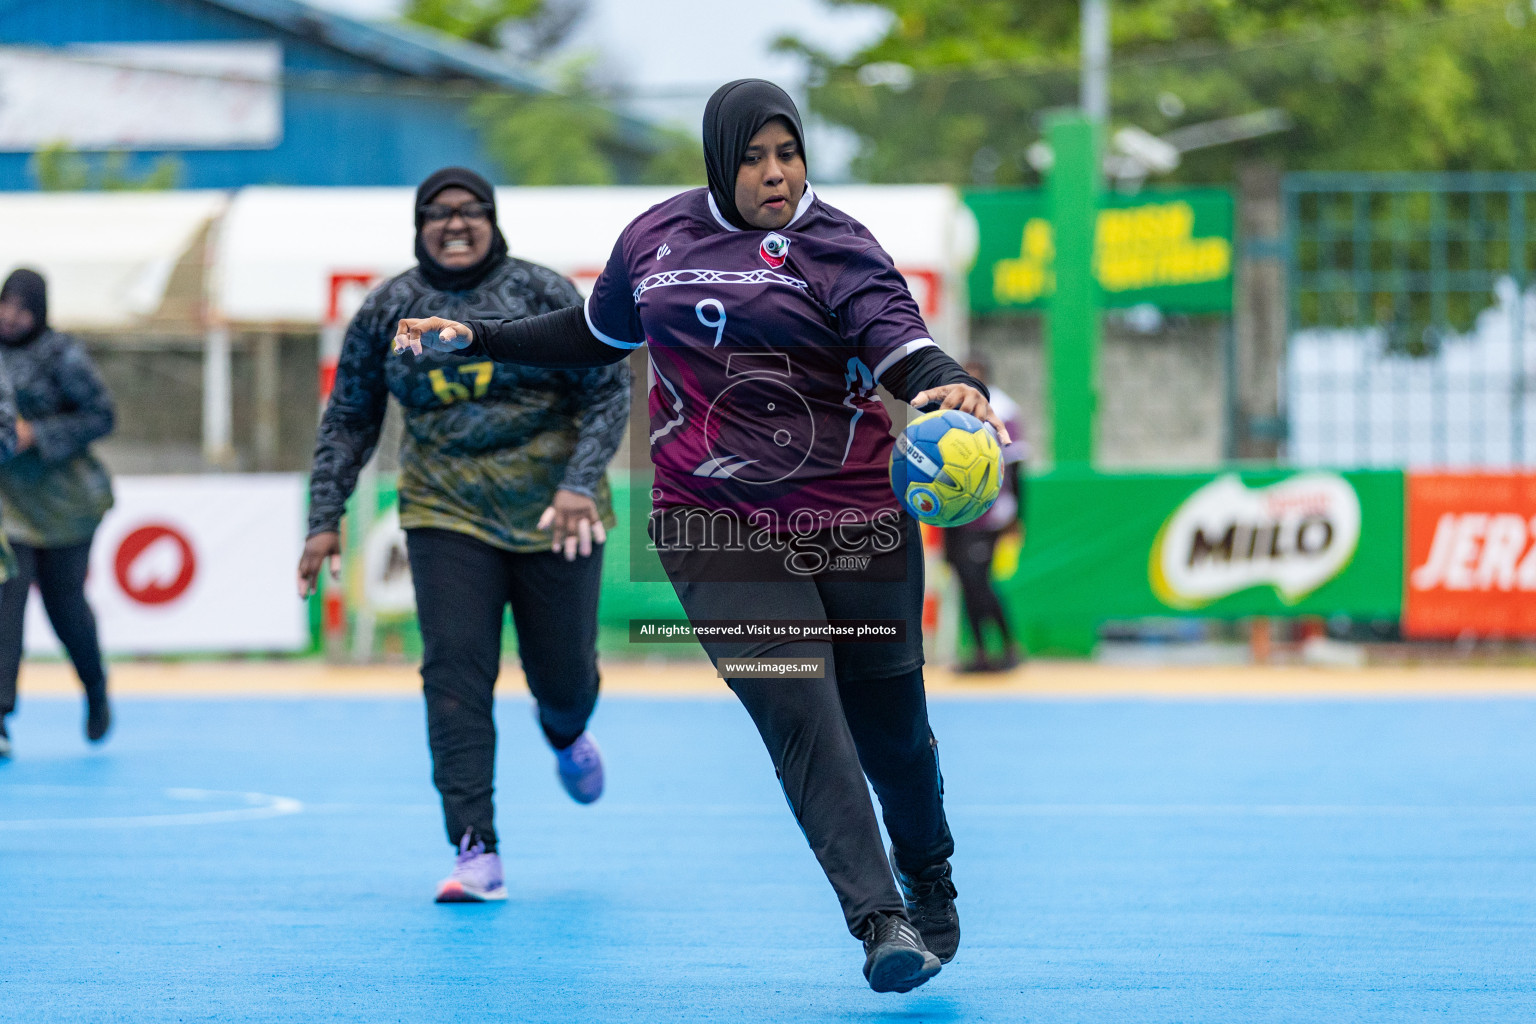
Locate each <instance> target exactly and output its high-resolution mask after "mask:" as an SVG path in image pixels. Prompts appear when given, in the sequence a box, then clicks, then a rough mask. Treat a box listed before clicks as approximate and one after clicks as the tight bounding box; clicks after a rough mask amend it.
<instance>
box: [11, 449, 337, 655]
mask: <svg viewBox="0 0 1536 1024" xmlns="http://www.w3.org/2000/svg"><path fill="white" fill-rule="evenodd" d="M113 486H114V490H115V491H116V494H117V505H116V507H114V508H113V509H112V511H110V512H108V513H107V517H106V519H105V520H103V521H102V524H101V529H99V530H98V531H97V533H96V542H95V546H94V547H93V548H92V550H91V569H90V577H89V579H87V581H86V587H85V592H86V597H87V598H88V599H89V601H90V603H91V607H92V608H94V609H95V611H96V622H97V626H98V628H99V630H100V633H101V643H102V647H103V649H104V650H105V651H106V652H107V653H108V654H169V653H174V652H210V653H217V652H225V651H298V650H303V649H304V648H305V647H307V646H308V645H309V616H308V612H307V609H306V606H305V603H304V602H303V601H301V600H300V599H299V598H298V596H297V592H296V590H295V586H296V583H295V571H296V570H295V567H296V566H297V565H298V559H299V551H300V549H301V548H302V547H303V545H304V532H305V531H304V500H305V494H304V478H303V477H302V476H301V475H299V474H297V473H272V474H238V475H235V474H231V475H209V476H138V477H135V476H128V477H118V478H117V479H116V480H114V481H113ZM26 649H27V653H29V654H56V653H60V649H59V644H58V640H57V639H56V638H55V636H54V634H53V630H52V628H51V627H50V626H49V625H48V619H47V616H46V615H45V614H44V613H43V608H42V602H41V601H40V600H39V599H38V596H37V591H36V589H35V588H34V590H33V592H32V595H31V597H30V599H29V601H28V605H27V620H26Z"/></svg>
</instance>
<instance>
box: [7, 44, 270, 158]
mask: <svg viewBox="0 0 1536 1024" xmlns="http://www.w3.org/2000/svg"><path fill="white" fill-rule="evenodd" d="M282 62H283V52H282V48H281V47H280V46H278V45H277V44H276V43H151V44H132V45H122V46H72V47H70V48H68V49H67V50H42V49H33V48H21V47H0V151H10V152H31V151H32V150H35V149H40V148H42V147H44V146H49V145H53V144H55V143H61V142H62V143H64V144H66V145H68V146H71V147H73V148H75V149H220V148H256V149H262V148H271V147H273V146H276V145H277V143H278V142H279V140H280V139H281V138H282V125H283V111H282V94H281V91H280V88H279V85H278V82H279V78H280V75H281V72H282Z"/></svg>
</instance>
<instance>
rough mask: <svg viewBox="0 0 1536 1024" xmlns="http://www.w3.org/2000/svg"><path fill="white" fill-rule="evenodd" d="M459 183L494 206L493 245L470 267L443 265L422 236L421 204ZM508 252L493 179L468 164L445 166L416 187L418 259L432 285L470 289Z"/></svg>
mask: <svg viewBox="0 0 1536 1024" xmlns="http://www.w3.org/2000/svg"><path fill="white" fill-rule="evenodd" d="M455 186H457V187H458V188H462V189H464V190H465V191H467V192H469V193H471V194H472V195H473V196H474V197H475V198H476V199H478V200H480V201H481V202H482V203H486V204H489V206H490V208H491V247H490V249H489V250H488V251H487V252H486V254H485V256H484V257H482V258H481V260H480V262H478V263H472V264H470V265H469V266H467V267H445V266H443V265H442V264H441V263H439V262H437V260H435V259H433V258H432V256H431V254H430V253H428V252H427V247H426V245H425V244H423V242H422V240H421V226H422V224H423V223H425V218H423V217H422V215H421V208H422V207H423V206H426V205H427V204H428V203H430V202H432V200H433V198H434V197H435V196H436V195H437V194H438V193H439V192H441V191H442V190H443V189H445V188H453V187H455ZM506 254H507V239H506V236H504V235H503V234H502V233H501V227H500V225H498V224H497V223H496V190H495V189H494V188H492V187H491V183H490V182H488V181H486V180H485V179H484V178H482V177H480V175H478V174H476V173H475V172H474V171H471V170H469V169H467V168H464V167H444V168H443V169H442V170H440V171H434V172H432V174H431V175H429V176H428V178H427V180H426V181H424V182H422V183H421V185H420V187H418V188H417V189H416V262H417V263H419V264H420V265H421V274H422V276H423V277H425V278H426V279H427V283H428V284H430V285H431V286H432V287H434V288H438V289H441V290H442V291H445V292H462V291H468V290H469V289H471V288H473V287H475V286H476V285H477V284H479V283H480V282H481V281H483V280H485V277H486V275H487V274H489V273H490V272H491V271H492V270H495V269H496V265H497V264H498V263H500V262H501V260H502V257H504V256H506Z"/></svg>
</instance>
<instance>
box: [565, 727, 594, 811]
mask: <svg viewBox="0 0 1536 1024" xmlns="http://www.w3.org/2000/svg"><path fill="white" fill-rule="evenodd" d="M555 769H556V771H558V772H559V774H560V785H562V786H564V787H565V791H566V792H567V793H569V794H570V795H571V799H572V800H575V801H576V802H577V803H579V804H589V803H591V802H592V801H594V800H596V799H597V798H598V797H600V796H602V795H603V754H602V751H600V750H598V749H597V743H596V741H594V740H593V739H592V734H591V733H589V732H584V733H582V734H581V735H580V736H578V737H576V742H575V743H572V744H571V745H570V746H568V747H566V748H565V749H564V750H557V751H555Z"/></svg>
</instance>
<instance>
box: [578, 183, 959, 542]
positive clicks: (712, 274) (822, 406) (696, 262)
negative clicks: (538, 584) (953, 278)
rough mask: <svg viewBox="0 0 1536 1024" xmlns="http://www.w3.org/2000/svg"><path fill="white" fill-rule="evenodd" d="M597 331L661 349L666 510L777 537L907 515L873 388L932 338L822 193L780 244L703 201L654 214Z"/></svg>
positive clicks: (595, 313) (887, 261) (639, 227)
mask: <svg viewBox="0 0 1536 1024" xmlns="http://www.w3.org/2000/svg"><path fill="white" fill-rule="evenodd" d="M586 315H587V325H588V326H589V327H590V328H591V329H592V333H593V334H595V335H596V336H597V337H598V338H600V339H601V340H602V341H604V342H606V343H607V344H609V345H613V346H616V347H619V348H637V347H639V346H640V345H642V344H645V345H648V346H649V352H650V361H651V381H650V418H651V432H650V445H651V459H652V461H653V462H654V464H655V467H656V482H655V490H654V492H653V498H654V502H655V506H656V507H657V508H658V509H665V508H673V507H679V506H692V507H701V508H706V509H725V510H730V511H733V512H736V513H738V514H741V515H744V516H748V517H750V521H751V522H752V523H753V524H754V525H757V526H760V527H764V528H767V529H769V530H771V531H773V532H780V531H783V530H789V529H795V530H797V531H800V530H805V529H807V528H809V527H810V526H811V525H812V523H813V522H815V523H817V524H818V525H821V526H827V525H832V524H833V522H834V521H838V520H839V516H840V514H841V521H843V522H847V523H849V524H850V525H851V524H853V523H855V522H857V520H859V519H863V518H867V517H869V516H872V515H873V514H874V513H876V512H880V511H882V510H894V509H896V508H897V504H896V499H895V496H894V495H893V494H892V493H891V488H890V483H889V479H888V475H887V463H888V460H889V457H890V450H891V444H892V441H891V436H890V430H891V423H890V419H889V417H888V416H887V415H886V412H885V409H884V407H883V406H882V405H881V404H880V400H879V398H878V397H876V395H875V384H876V383H877V382H878V381H879V380H880V375H881V374H882V373H884V372H885V370H886V369H887V368H889V367H890V366H892V365H893V364H895V363H896V362H897V361H898V360H900V359H901V358H902V357H903V356H905V355H907V354H908V353H910V352H913V351H916V350H917V349H919V348H922V347H924V346H928V345H932V344H933V340H932V339H931V338H930V337H929V335H928V328H927V326H926V325H925V324H924V323H923V318H922V314H921V313H920V312H919V311H918V308H917V303H916V302H915V301H913V299H912V295H911V293H910V292H909V291H908V290H907V285H906V281H905V280H903V279H902V276H901V274H899V273H898V272H897V270H896V267H895V265H894V264H893V263H892V262H891V258H890V257H889V256H888V255H886V253H885V251H884V250H883V249H881V248H880V245H879V243H877V242H876V241H875V239H874V237H873V236H871V235H870V233H869V231H868V230H867V229H866V228H865V227H864V226H863V225H862V224H860V223H859V222H858V221H856V220H854V219H853V218H852V217H849V216H848V215H847V214H845V213H843V212H841V211H839V210H836V209H833V208H832V207H830V206H828V205H827V204H825V203H823V202H821V201H820V200H818V199H817V198H816V195H815V193H814V191H812V189H811V187H810V185H807V186H806V189H805V195H804V197H803V198H802V199H801V201H800V204H799V206H798V208H797V209H796V211H795V216H794V219H793V220H791V221H790V222H789V223H788V224H787V225H786V226H785V227H783V228H781V229H779V230H778V231H760V230H749V231H743V230H741V229H739V228H737V227H735V226H733V225H731V224H730V223H729V222H727V221H726V220H725V219H724V218H723V217H721V216H720V215H719V212H718V210H717V209H716V207H715V204H714V200H713V198H712V197H711V196H710V194H709V190H708V189H702V188H701V189H694V190H692V191H689V192H684V193H683V194H682V195H679V196H676V197H675V198H673V199H669V200H668V201H666V202H664V203H661V204H660V205H658V206H655V207H653V208H651V209H650V210H648V211H646V212H645V213H644V214H642V215H641V216H639V217H637V218H635V220H634V221H633V222H631V223H630V225H629V226H628V227H627V228H625V229H624V233H623V234H622V235H621V236H620V237H619V240H618V242H617V244H616V245H615V246H614V248H613V255H612V256H611V257H610V258H609V260H608V265H607V267H606V268H605V269H604V271H603V273H602V275H601V276H600V277H599V278H598V280H597V284H596V285H595V286H594V288H593V290H592V294H591V296H590V297H589V298H588V299H587V305H586ZM754 513H761V514H760V515H753V514H754ZM807 517H810V518H807ZM792 520H793V522H792Z"/></svg>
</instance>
